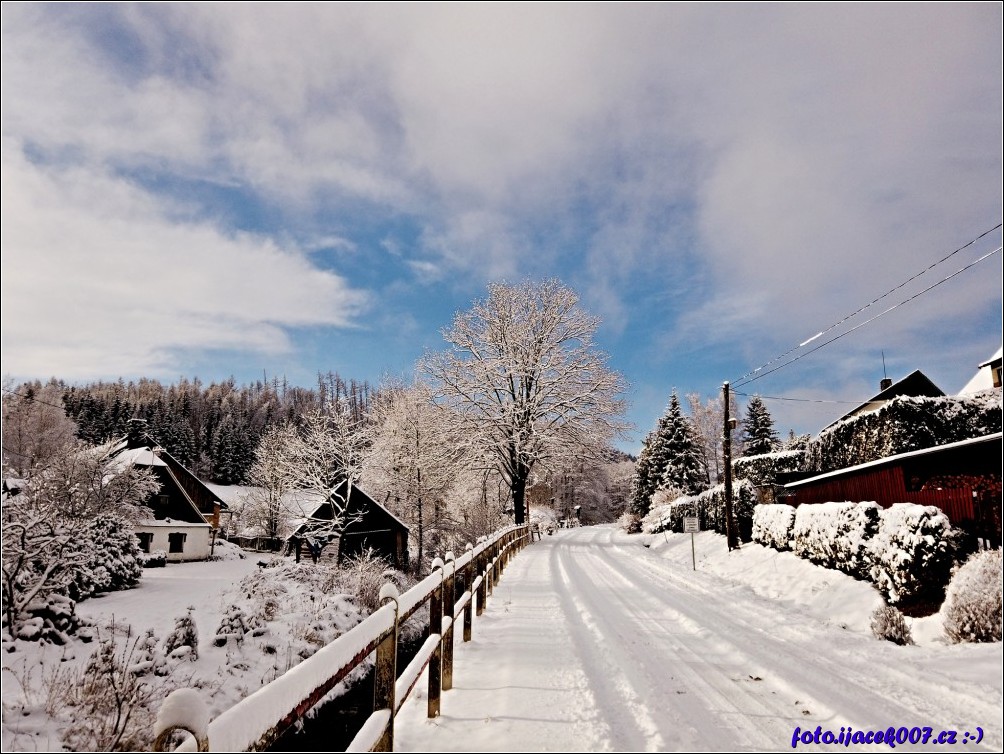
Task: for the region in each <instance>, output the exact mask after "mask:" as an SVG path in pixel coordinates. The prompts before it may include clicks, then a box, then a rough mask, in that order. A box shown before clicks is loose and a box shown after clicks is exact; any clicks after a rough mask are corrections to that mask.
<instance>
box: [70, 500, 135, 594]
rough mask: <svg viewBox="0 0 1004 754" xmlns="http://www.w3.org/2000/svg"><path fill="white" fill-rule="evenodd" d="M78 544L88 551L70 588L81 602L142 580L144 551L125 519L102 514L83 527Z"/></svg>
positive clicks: (71, 592) (80, 547) (125, 587)
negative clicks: (141, 549)
mask: <svg viewBox="0 0 1004 754" xmlns="http://www.w3.org/2000/svg"><path fill="white" fill-rule="evenodd" d="M76 546H77V547H78V548H79V549H81V550H82V551H83V552H84V553H85V555H84V558H83V562H82V563H81V565H80V566H79V567H78V568H77V569H76V571H75V573H74V577H73V582H72V583H71V584H70V586H69V587H68V591H69V593H70V596H71V597H73V598H74V599H76V600H77V601H80V600H83V599H87V598H88V597H91V596H93V595H95V594H99V593H101V592H114V591H118V590H120V589H131V588H132V587H134V586H136V585H137V584H138V583H139V579H140V576H142V574H143V566H142V562H141V557H142V554H143V553H142V552H141V551H140V549H139V545H138V544H137V542H136V535H135V534H134V533H133V530H132V527H131V526H130V525H129V524H127V523H126V522H125V521H123V520H122V519H120V518H117V517H115V516H109V515H104V514H103V515H100V516H98V517H97V518H95V519H94V520H93V521H91V522H90V523H88V524H86V525H84V526H83V527H81V529H80V530H79V536H78V538H77V540H76Z"/></svg>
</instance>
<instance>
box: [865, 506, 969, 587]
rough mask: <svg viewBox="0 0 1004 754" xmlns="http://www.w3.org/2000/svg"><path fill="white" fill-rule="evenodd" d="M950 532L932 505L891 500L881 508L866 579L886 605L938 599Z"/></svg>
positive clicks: (949, 561) (946, 571)
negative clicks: (869, 580)
mask: <svg viewBox="0 0 1004 754" xmlns="http://www.w3.org/2000/svg"><path fill="white" fill-rule="evenodd" d="M955 540H956V535H955V532H954V531H953V530H952V526H951V524H950V523H949V521H948V517H947V516H946V515H945V514H944V513H942V512H941V511H940V510H938V509H937V508H935V507H934V506H932V505H927V506H924V505H915V504H913V503H897V504H896V505H893V506H892V507H891V508H887V509H886V510H884V511H882V513H881V516H880V520H879V528H878V531H877V532H876V534H875V536H874V537H873V538H872V539H871V541H870V543H869V547H868V550H869V552H868V555H869V557H870V558H871V561H872V564H871V568H870V576H871V580H872V581H873V582H874V583H875V585H876V586H877V587H878V588H879V591H881V592H882V594H883V595H884V596H885V597H886V599H887V600H888V601H889V602H890V603H891V604H896V603H902V602H904V601H922V600H925V599H929V600H935V601H937V602H940V601H941V599H940V598H941V596H942V595H943V592H944V588H945V585H946V584H947V583H948V579H949V576H950V574H951V570H952V566H953V565H954V562H955V552H956V541H955Z"/></svg>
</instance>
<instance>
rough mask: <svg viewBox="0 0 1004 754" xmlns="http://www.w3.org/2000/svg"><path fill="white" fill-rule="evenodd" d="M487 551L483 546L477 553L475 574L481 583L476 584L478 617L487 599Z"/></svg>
mask: <svg viewBox="0 0 1004 754" xmlns="http://www.w3.org/2000/svg"><path fill="white" fill-rule="evenodd" d="M487 552H488V548H487V547H483V548H482V549H481V552H479V553H478V558H477V560H478V568H477V574H478V575H479V576H480V577H481V583H480V584H478V610H477V613H478V617H479V618H480V617H481V613H483V612H484V611H485V602H487V601H488V583H487V582H488V564H487V560H486V553H487Z"/></svg>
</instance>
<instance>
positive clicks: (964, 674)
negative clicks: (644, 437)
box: [395, 527, 1004, 751]
mask: <svg viewBox="0 0 1004 754" xmlns="http://www.w3.org/2000/svg"><path fill="white" fill-rule="evenodd" d="M695 539H696V550H697V571H696V572H695V571H693V570H691V540H690V537H689V535H682V534H677V535H673V534H670V535H663V534H657V535H636V536H631V537H629V536H627V535H625V534H623V533H621V532H620V531H619V530H617V529H614V528H612V527H591V528H584V529H574V530H565V531H559V532H558V533H557V534H555V535H554V536H553V537H544V540H543V542H541V543H535V544H534V545H533V546H532V547H529V548H527V549H525V550H524V551H523V552H521V553H520V554H519V555H518V557H516V558H515V559H514V560H513V561H512V563H511V564H510V566H509V569H508V570H507V571H506V573H505V574H504V576H503V578H502V581H501V583H500V585H499V587H498V589H497V590H496V592H495V596H494V599H493V600H492V601H491V602H490V603H489V607H488V609H487V611H486V612H485V615H484V616H483V617H482V619H479V620H477V621H475V626H474V641H473V642H472V643H470V644H466V645H465V644H462V643H460V642H459V641H458V644H457V657H456V664H455V670H454V673H455V681H454V689H453V690H452V691H449V692H446V693H445V694H444V696H443V703H442V711H443V714H442V716H441V717H439V718H437V719H434V720H427V719H426V717H425V695H424V688H425V686H424V681H422V682H420V684H419V686H418V687H417V691H416V693H415V695H414V698H411V699H409V701H408V702H407V703H406V704H405V706H404V708H403V709H402V711H401V713H400V715H399V717H398V721H397V726H396V729H395V749H396V750H399V751H436V750H439V751H472V750H480V751H497V750H507V751H574V750H584V751H603V750H638V751H641V750H645V751H657V750H671V751H690V750H747V751H748V750H782V749H783V750H790V749H791V748H792V736H793V733H794V731H795V729H796V727H798V728H800V729H801V730H802V731H805V730H806V729H808V730H809V731H813V732H814V731H815V729H816V726H820V727H821V728H822V730H823V731H826V730H831V731H833V733H834V734H836V735H839V733H840V730H841V727H844V728H846V727H847V726H850V727H851V728H853V730H855V731H862V732H865V731H870V730H883V731H885V730H886V729H887V728H888V727H890V726H893V727H895V728H899V727H901V726H905V727H906V728H911V727H914V726H916V727H918V728H920V729H923V728H925V727H927V726H929V727H930V728H931V729H932V737H937V735H938V734H939V733H940V732H941V731H942V730H943V729H944V730H954V731H957V732H958V734H957V742H958V745H960V746H963V748H965V749H966V750H980V751H1000V750H1001V747H1002V744H1004V735H1002V680H1001V678H1002V646H1001V644H1000V643H997V644H993V645H964V646H951V645H946V644H944V643H942V641H941V640H940V638H939V634H940V616H937V615H936V616H932V617H930V618H926V619H923V620H920V621H914V622H913V631H914V634H915V638H916V639H917V640H918V643H919V645H918V646H908V647H899V646H895V645H893V644H890V643H888V642H881V641H878V640H876V639H874V638H872V636H871V634H870V632H869V631H868V616H869V614H870V612H871V611H872V610H873V609H874V607H875V606H876V605H877V604H879V602H880V600H879V597H878V595H877V593H876V592H875V590H874V589H873V588H872V587H870V586H869V585H867V584H864V583H861V582H857V581H854V580H853V579H850V578H849V577H847V576H844V575H842V574H840V573H837V572H834V571H828V570H825V569H822V568H819V567H817V566H813V565H811V564H809V563H807V562H805V561H802V560H800V559H798V558H796V557H795V556H793V555H791V554H787V553H778V552H775V551H773V550H769V549H765V548H763V547H760V546H758V545H745V546H744V547H743V549H742V550H741V551H739V552H733V553H731V554H730V553H728V552H727V549H726V547H725V544H724V540H723V538H722V537H720V536H718V535H715V534H711V533H702V534H699V535H697V536H696V538H695ZM646 545H647V546H646ZM976 726H980V727H982V729H983V731H984V738H983V741H982V743H981V744H980V745H978V746H977V745H975V744H974V743H973V742H972V741H968V742H966V743H964V735H965V734H966V733H967V732H968V733H971V734H974V735H975V733H976ZM921 733H923V730H921ZM931 745H932V744H930V743H929V744H927V745H926V746H925V745H923V744H918V745H913V746H911V745H909V744H907V745H905V746H900V745H897V746H896V747H895V748H896V749H908V750H917V749H927V748H929V747H930V746H931ZM876 746H878V748H886V746H885V744H882V745H876V744H872V745H866V744H856V745H854V746H852V747H851V748H854V749H860V748H870V749H874V748H876ZM798 748H815V749H827V748H832V746H829V747H827V746H822V745H809V746H804V745H803V744H801V743H799V745H798Z"/></svg>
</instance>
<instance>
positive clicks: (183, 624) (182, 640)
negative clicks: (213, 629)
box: [164, 607, 199, 660]
mask: <svg viewBox="0 0 1004 754" xmlns="http://www.w3.org/2000/svg"><path fill="white" fill-rule="evenodd" d="M194 609H195V608H191V607H190V608H188V613H187V614H185V615H182V616H181V617H180V618H176V619H175V621H174V629H173V630H172V631H171V633H169V634H168V635H167V638H166V639H164V654H165V655H170V656H175V657H178V656H181V655H182V654H185V655H189V656H190V657H191V659H193V660H196V659H198V657H199V630H198V628H196V626H195V620H194V619H193V618H192V610H194ZM184 647H189V648H190V650H188V651H184V652H178V650H180V649H183V648H184Z"/></svg>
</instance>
